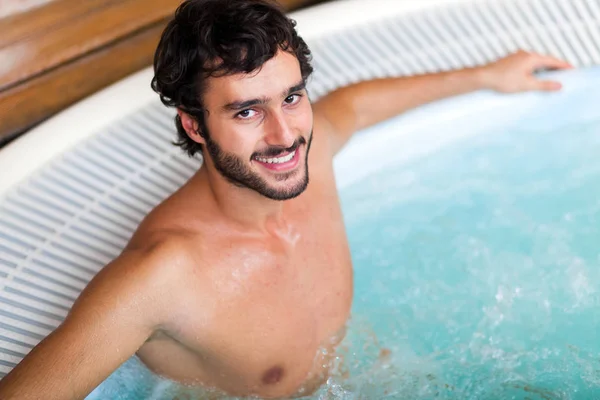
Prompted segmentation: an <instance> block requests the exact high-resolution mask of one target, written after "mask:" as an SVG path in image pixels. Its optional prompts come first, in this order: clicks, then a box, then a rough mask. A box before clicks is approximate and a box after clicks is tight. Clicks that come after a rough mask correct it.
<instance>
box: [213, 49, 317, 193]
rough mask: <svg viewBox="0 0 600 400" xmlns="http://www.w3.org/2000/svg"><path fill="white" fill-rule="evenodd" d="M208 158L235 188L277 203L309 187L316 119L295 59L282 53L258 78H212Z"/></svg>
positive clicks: (241, 76)
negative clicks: (313, 128) (310, 153)
mask: <svg viewBox="0 0 600 400" xmlns="http://www.w3.org/2000/svg"><path fill="white" fill-rule="evenodd" d="M203 100H204V104H205V108H206V110H207V111H208V113H207V115H206V119H205V120H206V129H207V132H205V134H204V137H205V141H206V145H205V148H206V150H207V151H205V154H204V156H205V157H210V159H211V161H212V164H213V165H214V166H215V169H216V170H217V171H218V172H219V173H220V174H221V175H223V176H224V177H225V178H226V179H228V180H229V181H230V182H232V183H233V184H235V185H237V186H240V187H246V188H249V189H251V190H255V191H256V192H258V193H260V194H261V195H263V196H266V197H268V198H271V199H274V200H286V199H291V198H293V197H296V196H298V195H299V194H301V193H302V192H303V191H304V190H305V189H306V186H307V185H308V164H307V160H308V151H309V148H310V142H311V139H312V125H313V116H312V108H311V105H310V102H309V100H308V96H307V93H306V90H305V89H304V82H303V80H302V76H301V74H300V66H299V63H298V60H297V59H296V57H294V56H293V55H292V54H289V53H287V52H283V51H280V52H279V53H278V54H277V55H275V57H273V58H272V59H271V60H269V61H267V62H266V63H265V64H264V65H263V66H262V68H261V69H260V70H259V71H258V72H257V73H256V72H253V73H251V74H248V75H245V74H238V75H232V76H224V77H219V78H210V81H209V83H208V87H207V90H206V92H205V95H204V99H203Z"/></svg>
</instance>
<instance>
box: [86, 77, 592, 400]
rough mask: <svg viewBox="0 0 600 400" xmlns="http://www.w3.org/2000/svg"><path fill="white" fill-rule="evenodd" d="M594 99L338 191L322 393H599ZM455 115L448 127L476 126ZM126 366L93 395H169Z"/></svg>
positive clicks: (559, 103)
mask: <svg viewBox="0 0 600 400" xmlns="http://www.w3.org/2000/svg"><path fill="white" fill-rule="evenodd" d="M596 74H598V71H596ZM597 82H600V80H598V81H597ZM560 96H563V97H562V98H561V97H560ZM573 96H575V97H573ZM586 98H587V97H586V95H585V91H579V92H578V93H575V94H563V95H558V97H556V100H547V101H548V103H543V102H542V103H541V105H542V107H541V108H538V109H536V110H535V111H532V112H528V113H525V114H524V115H521V116H520V117H519V118H516V119H511V118H508V119H504V122H503V123H502V124H495V125H494V127H492V128H490V127H488V128H486V130H485V133H477V134H468V135H464V136H462V137H459V138H457V139H455V140H450V141H447V142H445V143H444V144H443V145H439V146H437V147H436V148H435V150H432V151H426V152H421V153H419V154H418V155H415V156H412V157H398V158H397V159H394V160H392V161H389V162H386V163H384V164H382V165H383V166H382V167H381V168H377V169H371V170H369V171H368V172H365V173H363V174H362V175H361V178H360V179H358V180H354V181H352V182H351V183H349V184H347V185H345V186H343V187H342V188H341V196H342V207H343V211H344V216H345V221H346V225H347V231H348V236H349V240H350V245H351V249H352V256H353V261H354V268H355V298H354V303H353V312H352V319H351V321H350V322H349V326H350V329H349V331H348V335H347V337H346V338H345V340H344V341H343V342H342V345H341V346H340V349H339V352H338V353H339V354H338V355H339V357H338V359H337V360H338V362H337V364H338V365H337V367H336V369H335V371H334V373H333V375H332V376H331V378H330V379H329V381H328V383H327V385H325V386H324V387H322V388H321V390H320V391H319V392H318V393H316V394H315V395H313V396H312V397H311V398H312V399H322V400H325V399H348V400H350V399H352V400H354V399H384V398H387V399H461V400H467V399H490V400H492V399H494V400H495V399H519V400H525V399H529V400H542V399H543V400H554V399H586V400H587V399H600V340H599V338H598V335H597V331H598V327H600V310H599V305H600V304H599V303H600V268H599V267H600V158H599V157H598V156H599V155H600V111H597V112H595V111H594V112H592V111H593V110H595V108H597V105H595V106H591V105H589V104H588V103H587V102H585V99H586ZM552 101H554V102H552ZM565 101H567V102H566V103H565ZM595 104H597V103H595ZM584 105H585V107H584ZM567 106H568V107H567ZM586 107H587V108H586ZM586 110H587V111H586ZM590 110H592V111H590ZM584 112H585V113H586V117H585V118H579V119H578V117H577V116H578V115H581V114H582V113H584ZM548 116H552V119H549V118H548ZM457 121H458V122H456V123H454V125H452V124H449V125H446V126H445V129H446V130H447V131H444V132H441V135H442V136H443V135H445V134H447V133H448V134H449V132H451V131H453V130H455V129H456V130H461V132H462V131H476V130H477V129H475V128H474V127H473V125H468V124H469V122H468V121H469V119H467V118H464V119H459V120H457ZM461 124H467V125H461ZM387 128H389V129H397V128H394V126H388V127H387ZM387 128H386V129H387ZM392 133H393V132H392ZM400 133H401V132H398V134H400ZM424 135H425V136H421V137H420V139H422V141H425V142H426V141H427V140H429V139H428V136H427V135H430V136H431V138H433V137H437V136H440V134H439V133H436V134H424ZM412 140H414V138H412V139H411V138H410V137H408V138H407V140H406V143H413V142H412ZM417 141H418V140H417ZM393 146H394V144H392V143H390V144H389V145H388V146H387V147H388V151H390V150H389V148H390V147H392V150H391V151H396V152H398V153H399V154H404V153H406V152H409V150H410V149H409V148H402V147H401V146H400V147H398V148H396V149H394V148H393ZM363 166H364V167H365V169H364V170H363V172H364V171H365V170H367V169H368V168H367V167H368V163H366V162H360V163H358V162H355V165H354V167H355V168H357V169H358V170H359V171H361V170H362V168H363ZM126 367H127V368H128V369H127V368H125V369H123V370H121V371H120V372H117V373H115V374H114V376H113V377H111V379H109V381H107V383H105V385H104V388H99V390H97V391H96V392H95V394H94V396H95V397H92V396H91V397H90V398H112V399H117V398H119V399H141V398H153V399H163V398H164V399H167V398H172V397H169V395H167V393H168V392H169V391H168V390H167V389H166V386H165V385H167V384H166V383H165V382H164V381H161V380H158V379H156V378H154V377H151V376H150V375H148V373H147V372H144V371H141V370H139V369H138V366H136V365H134V364H133V363H130V364H129V366H126ZM123 371H125V372H123ZM111 380H112V381H111ZM115 382H120V383H115ZM119 385H120V386H119ZM108 387H111V388H116V389H115V390H114V391H112V392H109V391H107V390H108V389H106V388H108ZM103 390H104V391H103ZM107 393H112V394H110V395H107ZM151 393H153V394H151ZM106 396H108V397H106Z"/></svg>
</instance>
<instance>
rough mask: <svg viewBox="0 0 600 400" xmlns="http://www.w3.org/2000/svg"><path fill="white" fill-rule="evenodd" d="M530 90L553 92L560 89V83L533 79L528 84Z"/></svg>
mask: <svg viewBox="0 0 600 400" xmlns="http://www.w3.org/2000/svg"><path fill="white" fill-rule="evenodd" d="M530 89H531V90H540V91H543V92H555V91H557V90H560V89H562V83H560V82H557V81H544V80H538V79H534V80H532V81H531V83H530Z"/></svg>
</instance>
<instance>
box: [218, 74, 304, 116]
mask: <svg viewBox="0 0 600 400" xmlns="http://www.w3.org/2000/svg"><path fill="white" fill-rule="evenodd" d="M304 88H306V82H305V81H304V80H302V81H300V82H298V83H297V84H295V85H294V86H292V87H290V88H289V89H288V90H286V91H284V92H282V93H281V94H282V96H285V97H287V96H289V95H291V94H292V93H294V92H299V91H300V90H303V89H304ZM270 100H271V99H270V98H268V97H258V98H255V99H250V100H240V101H234V102H231V103H228V104H225V105H224V106H223V110H224V111H239V110H243V109H245V108H248V107H252V106H255V105H257V104H261V105H262V104H267V103H268V102H269V101H270Z"/></svg>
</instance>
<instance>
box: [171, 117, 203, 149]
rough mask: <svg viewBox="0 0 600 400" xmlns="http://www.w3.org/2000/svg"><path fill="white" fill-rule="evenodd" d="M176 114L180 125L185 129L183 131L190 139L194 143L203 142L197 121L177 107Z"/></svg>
mask: <svg viewBox="0 0 600 400" xmlns="http://www.w3.org/2000/svg"><path fill="white" fill-rule="evenodd" d="M177 115H179V118H180V119H181V125H182V126H183V129H185V132H186V133H187V135H188V136H189V137H190V139H192V140H193V141H194V142H196V143H200V144H205V141H204V138H203V137H202V135H201V133H200V130H199V125H198V121H196V119H195V118H192V117H191V116H190V115H189V114H187V113H185V112H183V111H181V110H179V109H178V110H177Z"/></svg>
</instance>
